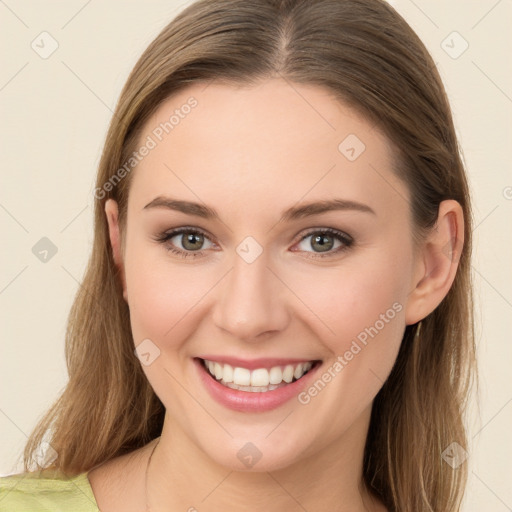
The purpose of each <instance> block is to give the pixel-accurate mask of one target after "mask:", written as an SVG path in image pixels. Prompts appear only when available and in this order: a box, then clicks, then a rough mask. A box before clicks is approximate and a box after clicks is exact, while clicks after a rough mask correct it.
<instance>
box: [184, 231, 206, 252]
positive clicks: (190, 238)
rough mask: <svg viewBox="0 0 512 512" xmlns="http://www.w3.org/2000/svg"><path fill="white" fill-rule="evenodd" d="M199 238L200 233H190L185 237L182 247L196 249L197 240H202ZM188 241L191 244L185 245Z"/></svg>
mask: <svg viewBox="0 0 512 512" xmlns="http://www.w3.org/2000/svg"><path fill="white" fill-rule="evenodd" d="M201 239H202V235H198V234H195V233H191V234H189V235H187V236H186V237H185V243H184V244H183V247H185V249H189V250H194V249H197V242H201V241H202V240H201ZM194 242H196V245H195V246H194ZM189 243H190V244H192V245H191V246H190V247H187V245H188V244H189ZM199 245H200V243H199Z"/></svg>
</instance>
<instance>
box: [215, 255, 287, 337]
mask: <svg viewBox="0 0 512 512" xmlns="http://www.w3.org/2000/svg"><path fill="white" fill-rule="evenodd" d="M268 263H269V262H268V259H267V258H266V253H265V252H263V253H262V254H261V255H260V256H259V257H258V258H257V259H256V260H255V261H253V262H252V263H248V262H247V261H245V260H244V259H243V258H242V257H240V256H239V255H238V254H235V257H234V258H233V268H232V269H231V271H230V272H228V274H227V275H226V276H225V278H224V279H223V282H222V284H221V285H220V286H219V289H218V299H217V300H216V302H215V306H214V312H213V320H214V323H215V325H216V326H217V327H219V328H220V329H222V330H223V331H226V332H228V333H229V334H231V335H232V336H233V337H234V338H238V339H240V340H244V341H261V340H263V339H265V340H266V339H267V336H266V335H269V334H271V333H272V334H276V333H278V332H280V331H282V330H284V329H285V328H286V326H287V324H288V322H289V319H290V314H289V308H288V303H287V300H289V292H288V290H287V288H286V286H285V285H284V284H283V282H282V281H281V280H280V279H279V278H278V277H277V275H276V272H275V270H272V269H271V268H270V267H269V266H268ZM287 292H288V293H287Z"/></svg>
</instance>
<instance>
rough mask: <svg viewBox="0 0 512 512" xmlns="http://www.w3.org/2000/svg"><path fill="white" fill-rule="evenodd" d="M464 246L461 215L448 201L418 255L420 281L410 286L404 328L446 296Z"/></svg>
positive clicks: (440, 207)
mask: <svg viewBox="0 0 512 512" xmlns="http://www.w3.org/2000/svg"><path fill="white" fill-rule="evenodd" d="M463 245H464V215H463V212H462V207H461V206H460V204H459V203H458V202H457V201H455V200H453V199H449V200H446V201H442V202H441V204H440V205H439V213H438V218H437V223H436V225H435V227H434V228H432V230H431V232H430V233H429V235H428V237H427V239H426V240H425V242H424V244H423V246H422V249H421V251H420V252H419V254H418V259H419V260H418V266H419V269H420V278H419V279H416V282H413V283H412V288H413V290H412V292H411V293H410V294H409V297H408V301H407V308H406V323H407V325H411V324H414V323H416V322H419V321H420V320H422V319H423V318H425V317H426V316H428V315H429V314H430V313H431V312H432V311H434V309H436V307H437V306H438V305H439V304H440V303H441V301H442V300H443V299H444V297H446V295H447V294H448V292H449V290H450V288H451V286H452V284H453V280H454V279H455V275H456V273H457V268H458V263H459V259H460V255H461V251H462V247H463Z"/></svg>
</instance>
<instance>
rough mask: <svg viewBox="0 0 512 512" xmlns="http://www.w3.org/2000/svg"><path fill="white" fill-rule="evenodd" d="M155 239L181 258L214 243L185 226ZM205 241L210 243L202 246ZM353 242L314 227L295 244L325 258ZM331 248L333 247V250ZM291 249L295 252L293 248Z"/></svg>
mask: <svg viewBox="0 0 512 512" xmlns="http://www.w3.org/2000/svg"><path fill="white" fill-rule="evenodd" d="M313 235H314V236H313ZM308 238H311V240H310V241H309V243H308V242H306V240H307V239H308ZM156 240H157V241H158V242H160V243H162V244H164V245H166V247H167V250H168V251H170V252H171V253H173V254H176V255H177V256H179V257H181V258H196V257H199V256H204V252H205V251H206V250H207V249H210V248H212V247H213V246H214V245H215V244H213V243H212V242H211V241H210V239H209V238H208V236H207V235H206V233H205V232H203V231H202V230H200V229H197V228H193V227H186V226H185V227H181V228H178V229H174V230H171V231H167V232H164V233H161V234H160V235H158V236H157V237H156ZM205 242H208V243H209V244H210V245H207V246H206V247H204V244H205ZM353 243H354V240H353V239H352V237H351V236H349V235H347V234H346V233H343V232H342V231H338V230H336V229H331V228H316V229H315V230H314V231H310V232H309V233H308V234H306V235H305V236H303V237H302V238H301V239H300V241H299V243H298V244H297V245H298V246H299V251H303V252H310V251H309V249H313V255H312V256H308V257H309V258H326V257H331V256H334V255H336V254H339V253H341V252H342V251H345V250H347V249H348V248H349V247H350V246H352V245H353ZM301 245H302V247H301ZM333 248H335V250H334V251H333V250H332V249H333ZM293 251H294V252H297V250H295V249H293ZM323 253H325V254H323Z"/></svg>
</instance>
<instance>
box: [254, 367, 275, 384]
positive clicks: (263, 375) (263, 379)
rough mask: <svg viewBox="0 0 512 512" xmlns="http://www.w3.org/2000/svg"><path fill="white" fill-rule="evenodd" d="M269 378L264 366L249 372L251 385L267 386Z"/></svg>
mask: <svg viewBox="0 0 512 512" xmlns="http://www.w3.org/2000/svg"><path fill="white" fill-rule="evenodd" d="M269 383H270V379H269V376H268V371H267V370H266V369H265V368H258V369H257V370H253V371H252V372H251V386H268V385H269Z"/></svg>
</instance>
